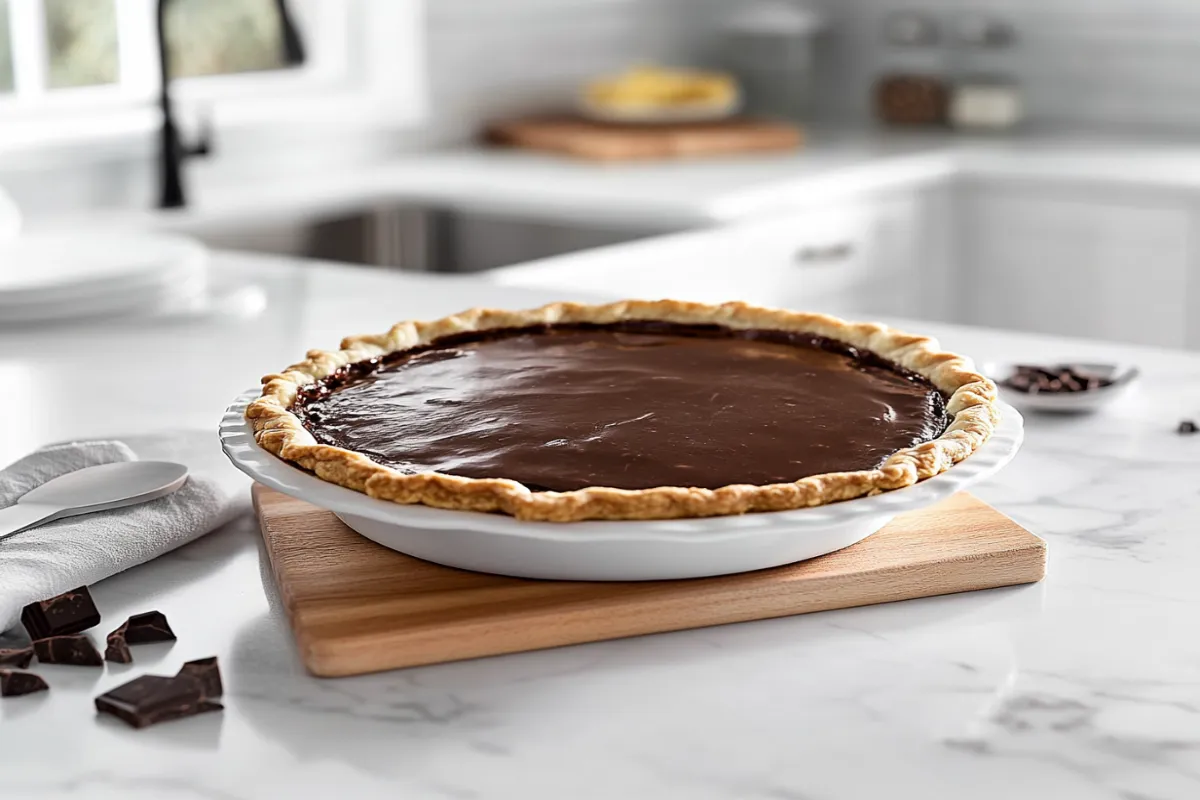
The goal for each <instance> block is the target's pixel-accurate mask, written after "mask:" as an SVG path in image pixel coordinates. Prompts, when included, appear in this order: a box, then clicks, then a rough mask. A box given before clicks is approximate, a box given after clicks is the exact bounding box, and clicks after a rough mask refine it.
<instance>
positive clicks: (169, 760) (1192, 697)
mask: <svg viewBox="0 0 1200 800" xmlns="http://www.w3.org/2000/svg"><path fill="white" fill-rule="evenodd" d="M219 267H220V270H221V271H222V272H224V273H226V274H227V275H232V274H236V275H239V276H251V277H254V278H255V279H256V280H262V281H264V282H265V283H266V285H267V286H268V288H269V291H270V297H271V306H270V308H269V310H268V312H267V313H266V314H265V315H264V316H262V317H260V318H258V319H256V320H250V321H243V322H240V323H236V324H235V323H229V322H226V323H222V324H215V323H207V324H206V323H187V324H178V325H163V324H159V325H157V326H155V327H153V328H148V327H144V326H139V325H134V324H130V323H126V324H117V323H113V324H110V325H107V326H103V327H101V326H96V325H92V326H88V327H86V328H75V329H70V328H66V329H41V330H36V331H27V332H20V333H18V332H12V331H10V332H0V384H2V386H3V392H2V393H0V396H2V397H3V398H4V400H3V413H0V462H7V461H9V460H11V459H13V458H15V457H17V456H19V455H21V454H23V453H24V452H26V451H27V450H29V449H31V448H33V447H35V446H37V445H39V444H41V443H43V442H46V441H49V440H54V439H62V438H67V437H82V436H121V435H123V434H126V433H137V434H146V433H150V432H153V431H156V430H165V429H177V428H190V429H195V430H197V431H199V433H197V434H196V435H197V436H198V437H199V439H198V441H199V442H200V443H201V446H202V447H207V448H210V452H211V451H212V449H214V448H215V446H216V445H215V436H214V435H213V434H212V432H213V431H214V430H215V426H216V423H217V421H218V418H219V416H220V412H221V410H222V409H223V408H224V406H225V404H226V403H227V402H229V401H230V400H231V399H232V398H233V397H234V395H235V394H237V392H238V391H240V390H241V389H244V388H246V387H248V386H250V385H253V384H254V383H255V381H256V378H257V376H258V375H260V374H261V373H262V372H264V371H266V370H270V369H274V368H276V367H278V366H279V365H280V364H283V363H287V362H290V361H291V360H294V358H295V357H297V356H298V355H299V354H300V353H302V352H303V351H304V350H305V349H306V348H308V347H310V346H328V345H331V344H333V343H335V342H336V341H337V340H338V339H339V338H340V337H341V336H342V335H343V334H346V333H350V332H357V331H374V330H382V329H384V328H386V327H387V326H388V325H389V324H390V323H391V322H393V321H395V320H396V319H398V318H404V317H408V316H420V317H430V316H437V315H440V314H443V313H446V312H451V311H453V310H456V309H458V308H460V307H465V306H469V305H472V304H477V303H488V304H495V305H509V306H516V305H527V304H530V303H535V302H540V301H541V300H543V299H549V298H544V297H541V296H539V295H538V294H537V293H536V292H532V291H524V290H519V289H512V288H503V287H497V286H489V285H485V284H482V283H476V282H473V281H471V280H468V279H463V278H433V277H414V276H404V277H401V276H396V275H391V274H382V273H372V272H367V271H363V270H351V269H348V268H345V269H341V270H333V269H328V268H323V267H316V266H312V265H305V266H303V267H300V268H295V267H289V266H288V265H286V264H284V263H277V264H276V265H275V266H272V264H271V262H269V261H267V260H264V259H251V258H248V257H241V256H223V257H221V258H220V264H219ZM616 288H619V287H614V290H616ZM909 327H910V328H912V329H915V330H920V331H921V332H932V333H936V334H938V335H939V336H940V337H941V338H942V341H943V343H944V344H945V345H946V346H948V347H951V348H953V349H959V350H962V351H965V352H968V353H971V354H974V355H976V356H977V357H978V358H980V359H993V358H1004V359H1009V358H1022V357H1039V358H1052V357H1055V356H1060V355H1061V356H1067V357H1087V356H1096V357H1102V358H1109V359H1120V360H1128V361H1133V362H1136V363H1137V364H1138V365H1140V366H1141V367H1142V369H1143V373H1144V377H1143V379H1142V380H1141V382H1140V385H1139V386H1138V387H1137V388H1136V389H1135V390H1134V391H1133V392H1132V393H1131V394H1129V395H1128V396H1127V397H1125V398H1123V400H1122V401H1121V402H1120V404H1119V405H1116V406H1113V407H1111V408H1110V409H1108V410H1106V411H1104V412H1103V413H1101V414H1098V415H1096V416H1090V417H1061V418H1053V417H1036V416H1031V417H1029V419H1028V441H1027V444H1026V446H1025V448H1024V450H1023V452H1022V453H1021V454H1020V455H1019V456H1018V457H1017V460H1016V461H1015V462H1014V463H1013V464H1012V465H1011V466H1010V467H1008V468H1007V469H1005V470H1004V471H1003V472H1002V473H1001V474H1000V475H999V476H998V477H997V478H995V479H993V480H992V481H990V482H989V483H988V484H986V485H985V486H983V487H981V488H980V491H979V494H980V495H981V496H982V497H983V498H984V499H986V500H988V501H989V502H991V503H993V504H995V505H996V506H997V507H998V508H1000V509H1001V510H1002V511H1004V512H1005V513H1007V514H1010V515H1011V516H1013V517H1014V518H1015V519H1017V520H1019V521H1020V522H1021V523H1022V524H1024V525H1026V526H1027V527H1029V528H1030V529H1031V530H1033V531H1035V532H1037V533H1039V534H1041V535H1042V536H1044V537H1045V538H1046V539H1047V540H1048V542H1049V559H1050V563H1049V576H1048V577H1047V579H1046V580H1045V581H1044V582H1043V583H1041V584H1038V585H1034V586H1028V587H1022V588H1013V589H1004V590H994V591H988V592H979V593H974V594H969V595H960V596H953V597H944V598H935V599H929V600H920V601H910V602H905V603H899V604H893V605H887V606H876V607H868V608H861V609H853V610H846V611H836V612H826V613H821V614H814V615H810V616H804V617H796V618H791V619H780V620H773V621H764V622H757V623H748V624H741V625H733V626H726V627H721V628H711V629H706V630H697V631H690V632H683V633H675V634H668V635H661V636H653V637H645V638H639V639H630V640H624V641H619V642H610V643H601V644H593V645H584V646H578V647H570V648H564V649H559V650H553V651H545V652H541V653H531V654H523V655H514V656H505V657H499V658H491V659H482V660H477V661H470V662H462V663H456V664H447V665H442V666H432V667H423V668H418V669H410V670H404V671H398V672H393V673H389V674H382V675H376V676H370V677H362V678H352V679H340V680H318V679H314V678H311V677H309V676H307V675H306V674H305V673H304V671H303V670H302V668H301V667H300V665H299V662H298V660H297V658H296V655H295V652H294V650H293V644H292V641H291V637H290V635H289V633H288V631H287V627H286V623H285V621H284V619H283V618H282V616H281V613H280V610H279V607H278V603H277V600H276V598H275V595H274V589H273V587H272V584H271V581H270V579H269V578H264V576H263V571H262V562H261V558H260V553H259V549H258V537H257V532H256V530H255V526H254V523H253V521H251V520H249V519H247V520H244V521H242V522H241V523H238V524H235V525H233V526H231V527H230V528H228V529H225V530H223V531H221V532H218V533H216V534H214V535H212V536H211V537H208V538H207V539H205V540H202V541H201V542H199V543H196V544H194V545H192V546H189V547H187V548H184V549H183V550H181V551H179V552H178V553H176V554H174V555H172V556H169V557H166V558H163V559H160V560H159V561H157V562H154V563H153V564H150V565H147V566H143V567H140V568H137V569H135V570H132V571H130V572H128V573H126V574H124V575H121V576H118V577H116V578H113V579H110V580H108V581H105V582H103V583H101V584H98V585H97V586H96V587H95V596H96V598H97V601H98V603H99V604H100V605H101V607H102V610H103V612H104V614H105V616H106V623H105V624H107V622H112V621H115V620H120V619H124V618H125V617H126V616H127V615H128V614H130V613H134V612H138V611H143V610H147V609H149V608H159V609H162V610H163V611H165V612H166V613H167V614H168V615H169V617H170V619H171V622H172V624H173V625H174V627H175V629H176V631H177V632H178V633H179V635H180V639H179V642H178V643H176V644H175V645H174V646H173V647H170V648H165V647H161V648H159V647H157V646H155V647H151V648H148V649H147V650H146V651H145V652H144V653H143V652H142V651H139V653H138V663H137V664H136V665H135V666H134V667H116V666H110V667H109V668H108V669H106V670H105V671H104V672H103V673H101V672H99V671H92V670H81V669H79V668H70V667H58V668H55V667H45V668H40V671H41V672H42V673H43V674H44V675H45V677H46V678H47V679H48V680H49V681H50V682H51V683H52V684H53V686H54V689H53V690H52V691H51V692H50V693H49V694H47V695H41V696H37V697H32V698H23V699H9V700H4V701H0V797H4V798H5V799H6V800H8V798H13V799H14V800H24V799H25V798H33V799H34V800H51V798H68V797H70V798H75V797H81V798H82V797H86V798H89V800H101V799H102V798H120V800H138V799H139V798H147V800H150V799H151V798H153V800H173V799H174V798H179V799H180V800H184V799H188V800H190V799H192V798H212V799H213V800H218V799H219V800H241V799H242V798H263V797H289V798H308V797H312V798H323V797H353V798H376V797H378V798H395V797H406V798H407V797H412V798H417V797H421V798H424V797H444V798H471V797H488V798H492V797H513V798H522V799H523V800H524V799H526V798H542V797H544V798H554V799H555V800H558V799H559V798H573V799H575V798H611V797H623V798H624V797H627V798H640V797H648V798H655V799H656V800H666V799H668V798H688V799H689V800H696V799H697V798H701V799H702V798H763V799H764V800H769V799H774V800H781V799H783V798H793V799H796V798H804V799H805V800H840V799H842V798H845V799H846V800H857V799H858V798H864V797H883V796H887V797H892V798H905V799H907V798H914V799H917V798H919V799H920V800H925V799H926V798H941V797H947V798H951V797H952V798H965V797H970V798H973V799H974V800H996V799H998V798H1012V797H1019V798H1051V797H1053V798H1056V799H1057V800H1085V799H1086V800H1093V799H1094V798H1111V800H1134V799H1135V798H1137V799H1138V800H1149V799H1150V798H1153V799H1154V800H1168V799H1169V798H1192V797H1196V796H1200V638H1198V637H1197V636H1196V630H1197V626H1196V608H1197V603H1198V602H1200V583H1198V582H1197V580H1196V575H1197V570H1198V569H1200V537H1197V536H1196V533H1195V532H1196V519H1197V518H1198V517H1200V487H1198V484H1197V476H1198V475H1200V436H1192V437H1185V436H1180V435H1177V434H1176V433H1175V426H1176V424H1177V423H1178V422H1179V420H1180V419H1181V418H1183V417H1193V418H1194V417H1198V416H1200V357H1197V356H1189V355H1185V354H1182V353H1174V352H1168V351H1156V350H1149V349H1140V348H1134V347H1119V346H1114V345H1100V344H1098V343H1088V342H1080V341H1067V340H1059V339H1053V338H1049V337H1042V336H1025V335H1017V334H1008V333H997V332H990V331H982V330H972V329H967V328H955V327H950V326H941V325H923V324H920V323H916V322H913V323H909ZM81 334H83V335H81ZM163 387H170V392H169V395H170V399H169V400H164V399H163V398H164V395H163V392H162V389H163ZM209 655H218V656H219V657H220V659H221V663H222V667H223V672H224V675H225V678H226V684H227V686H228V691H227V695H226V698H225V702H226V710H225V712H224V713H223V714H213V715H207V716H204V717H198V718H195V719H190V720H186V721H183V722H178V723H171V724H167V725H163V726H160V727H157V728H151V729H148V730H144V731H133V730H130V729H127V728H125V727H124V726H122V725H120V724H119V723H116V722H115V721H113V720H110V719H99V718H95V717H94V715H93V711H92V707H91V699H92V697H94V696H95V695H96V694H98V693H100V692H102V691H105V690H107V689H108V688H110V687H112V686H115V685H117V684H119V683H122V682H124V681H126V680H128V679H129V677H131V675H133V674H140V672H142V671H152V672H163V673H171V672H174V670H175V669H176V668H177V667H178V666H179V664H180V663H182V662H183V661H185V660H188V659H191V658H197V657H203V656H209Z"/></svg>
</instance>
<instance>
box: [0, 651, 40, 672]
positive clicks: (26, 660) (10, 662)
mask: <svg viewBox="0 0 1200 800" xmlns="http://www.w3.org/2000/svg"><path fill="white" fill-rule="evenodd" d="M32 661H33V647H22V648H19V649H15V650H0V667H16V668H17V669H25V668H26V667H28V666H29V664H30V662H32Z"/></svg>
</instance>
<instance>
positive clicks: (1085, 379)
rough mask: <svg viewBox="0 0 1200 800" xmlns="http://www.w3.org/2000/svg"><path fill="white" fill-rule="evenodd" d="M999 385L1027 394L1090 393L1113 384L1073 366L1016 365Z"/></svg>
mask: <svg viewBox="0 0 1200 800" xmlns="http://www.w3.org/2000/svg"><path fill="white" fill-rule="evenodd" d="M1000 383H1001V385H1002V386H1007V387H1008V388H1009V389H1016V390H1017V391H1018V392H1026V393H1028V394H1040V393H1048V394H1072V393H1075V392H1090V391H1094V390H1096V389H1102V388H1104V387H1106V386H1112V384H1113V382H1112V380H1111V379H1109V378H1106V377H1103V376H1101V375H1096V374H1093V373H1089V372H1087V370H1086V369H1085V368H1084V367H1081V366H1079V365H1074V364H1063V365H1061V366H1057V367H1051V368H1046V367H1038V366H1034V365H1032V364H1017V365H1016V367H1015V368H1014V370H1013V374H1012V375H1009V376H1008V377H1007V378H1006V379H1005V380H1003V381H1001V382H1000Z"/></svg>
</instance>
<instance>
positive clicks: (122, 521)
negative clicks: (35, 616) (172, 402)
mask: <svg viewBox="0 0 1200 800" xmlns="http://www.w3.org/2000/svg"><path fill="white" fill-rule="evenodd" d="M205 438H206V439H207V440H208V441H209V442H210V443H211V440H212V434H211V433H209V434H207V436H206V437H205ZM196 440H197V437H196V435H194V434H188V433H175V434H164V435H160V436H147V437H137V439H136V440H135V439H129V440H127V441H128V442H130V443H134V445H135V446H134V447H130V444H127V443H126V442H119V441H89V442H70V443H67V444H59V445H53V446H50V447H46V448H44V449H42V450H38V451H37V452H35V453H32V454H30V455H28V456H26V457H24V458H22V459H21V460H19V461H17V462H15V463H14V464H11V465H9V466H8V467H5V468H4V469H3V470H0V508H3V507H6V506H9V505H12V504H13V503H15V502H16V501H17V498H18V497H20V496H21V495H23V494H25V493H26V492H28V491H29V490H31V489H33V488H34V487H36V486H40V485H41V484H43V483H45V482H46V481H48V480H50V479H51V478H56V477H58V476H59V475H63V474H65V473H68V472H73V471H75V470H77V469H83V468H84V467H90V466H93V465H96V464H107V463H111V462H114V461H133V460H135V459H137V458H138V456H139V455H142V456H144V457H146V458H154V459H163V460H173V461H179V462H181V463H184V464H187V465H188V467H189V470H190V472H189V476H188V480H187V483H185V484H184V485H183V487H182V488H180V489H179V490H178V491H176V492H174V493H173V494H170V495H167V496H166V497H160V498H159V499H157V500H152V501H150V502H149V503H142V504H141V505H136V506H129V507H126V508H119V509H113V510H112V511H100V512H97V513H94V514H85V515H82V516H78V517H68V518H67V519H63V520H59V521H57V522H50V523H47V524H45V525H42V526H40V527H37V528H33V529H31V530H28V531H24V532H22V533H18V534H16V535H14V536H10V537H9V538H7V539H4V540H3V541H0V632H2V631H6V630H8V629H10V628H12V627H13V626H15V625H16V624H17V623H18V622H19V621H20V615H21V609H22V608H24V607H25V606H26V605H28V604H29V603H33V602H36V601H38V600H45V599H46V598H48V597H54V596H55V595H58V594H61V593H63V592H66V591H69V590H71V589H74V588H75V587H77V586H84V585H88V584H92V583H95V582H97V581H100V580H102V579H104V578H107V577H109V576H111V575H115V574H117V573H118V572H122V571H124V570H126V569H129V568H130V567H134V566H137V565H138V564H143V563H145V562H147V561H150V560H151V559H154V558H157V557H158V556H161V555H163V554H164V553H168V552H170V551H171V550H174V549H175V548H177V547H180V546H182V545H184V544H187V543H188V542H191V541H193V540H195V539H198V538H200V537H201V536H203V535H205V534H206V533H209V532H210V531H213V530H216V529H217V528H219V527H221V526H222V525H224V524H226V523H227V522H229V521H230V520H232V519H233V518H234V517H236V516H238V515H239V514H240V513H243V512H244V511H246V510H247V509H248V505H247V500H246V496H247V492H246V491H245V481H244V480H242V479H240V476H233V477H232V478H231V476H230V475H229V474H228V473H229V472H232V471H231V470H229V468H228V465H227V464H226V465H224V471H222V470H221V466H222V465H220V464H219V463H218V462H216V461H214V460H212V459H209V458H206V457H204V453H203V452H201V451H202V450H203V449H204V448H200V449H199V450H198V449H197V447H196ZM136 442H140V444H138V443H136ZM135 449H136V451H137V452H135ZM206 467H207V468H206Z"/></svg>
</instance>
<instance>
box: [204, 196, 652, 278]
mask: <svg viewBox="0 0 1200 800" xmlns="http://www.w3.org/2000/svg"><path fill="white" fill-rule="evenodd" d="M663 232H664V231H661V230H641V231H632V230H618V229H613V228H605V227H594V228H593V227H581V226H566V225H560V224H551V223H546V222H535V221H530V220H524V219H513V218H506V217H500V216H490V215H482V214H464V213H459V212H450V211H446V210H443V209H437V208H430V207H418V206H411V205H400V204H396V203H386V202H383V203H378V204H363V205H361V206H358V207H354V208H350V209H339V210H337V211H332V212H325V213H310V214H305V215H298V216H295V217H290V218H279V217H269V218H266V217H265V218H263V219H258V220H255V219H247V220H238V221H224V222H222V223H220V224H215V223H214V224H209V225H204V226H194V227H193V226H189V227H188V230H187V233H189V234H190V235H193V236H195V237H197V238H198V239H200V240H201V241H203V242H205V243H206V244H209V245H210V246H212V247H218V248H224V249H230V250H247V251H251V252H260V253H274V254H279V255H294V256H302V257H305V258H318V259H325V260H329V261H343V262H348V263H353V264H367V265H371V266H378V267H381V268H385V269H405V270H415V271H422V272H478V271H481V270H487V269H494V268H496V267H501V266H507V265H509V264H515V263H520V262H523V261H530V260H533V259H536V258H545V257H548V256H554V255H561V254H563V253H569V252H574V251H577V250H584V249H588V248H592V247H600V246H603V245H608V244H615V243H618V242H624V241H630V240H633V239H638V238H642V237H645V236H651V235H656V234H659V233H663Z"/></svg>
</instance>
